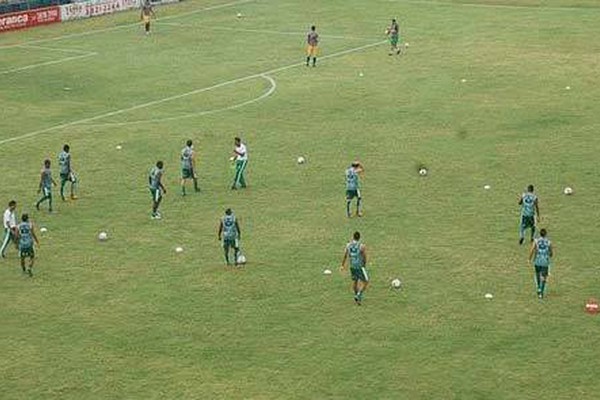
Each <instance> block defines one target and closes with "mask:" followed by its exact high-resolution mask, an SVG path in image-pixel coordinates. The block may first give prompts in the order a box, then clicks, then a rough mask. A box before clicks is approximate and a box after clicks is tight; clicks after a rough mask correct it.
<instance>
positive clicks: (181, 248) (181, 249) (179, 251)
mask: <svg viewBox="0 0 600 400" xmlns="http://www.w3.org/2000/svg"><path fill="white" fill-rule="evenodd" d="M175 253H183V247H175Z"/></svg>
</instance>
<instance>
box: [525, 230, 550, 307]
mask: <svg viewBox="0 0 600 400" xmlns="http://www.w3.org/2000/svg"><path fill="white" fill-rule="evenodd" d="M547 235H548V233H547V232H546V229H544V228H542V229H540V237H539V238H537V239H535V240H534V241H533V244H532V245H531V250H530V251H529V262H530V263H533V268H534V269H535V283H536V285H537V295H538V297H539V298H540V299H542V298H543V297H544V290H545V289H546V281H547V280H548V269H549V268H550V259H551V258H552V257H553V256H554V248H553V247H552V242H551V241H550V239H548V237H547Z"/></svg>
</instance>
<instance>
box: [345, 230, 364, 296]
mask: <svg viewBox="0 0 600 400" xmlns="http://www.w3.org/2000/svg"><path fill="white" fill-rule="evenodd" d="M348 259H350V278H351V279H352V290H353V292H354V301H355V302H356V305H359V306H360V305H361V304H362V300H363V295H364V292H365V290H366V289H367V286H368V285H369V275H368V274H367V248H366V247H365V245H364V244H362V243H361V242H360V232H358V231H356V232H354V234H353V235H352V240H351V241H350V242H349V243H348V244H347V245H346V251H345V252H344V258H343V259H342V266H341V267H340V270H341V271H344V270H345V269H346V262H347V261H348Z"/></svg>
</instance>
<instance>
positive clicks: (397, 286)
mask: <svg viewBox="0 0 600 400" xmlns="http://www.w3.org/2000/svg"><path fill="white" fill-rule="evenodd" d="M401 286H402V281H401V280H400V279H398V278H396V279H392V287H393V288H394V289H400V287H401Z"/></svg>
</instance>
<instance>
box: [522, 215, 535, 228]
mask: <svg viewBox="0 0 600 400" xmlns="http://www.w3.org/2000/svg"><path fill="white" fill-rule="evenodd" d="M521 227H522V228H523V229H527V228H535V217H534V216H533V215H532V216H527V215H523V216H521Z"/></svg>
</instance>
